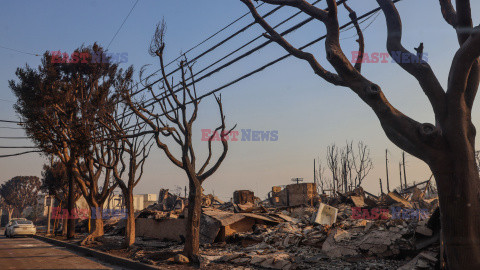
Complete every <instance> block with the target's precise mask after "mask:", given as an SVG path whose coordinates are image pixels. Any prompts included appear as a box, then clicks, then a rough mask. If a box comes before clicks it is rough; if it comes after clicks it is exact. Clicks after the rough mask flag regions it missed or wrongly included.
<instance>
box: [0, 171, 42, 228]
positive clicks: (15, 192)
mask: <svg viewBox="0 0 480 270" xmlns="http://www.w3.org/2000/svg"><path fill="white" fill-rule="evenodd" d="M40 185H41V183H40V179H38V177H36V176H15V177H13V178H12V179H10V180H8V181H6V182H5V183H3V184H2V185H1V186H0V195H1V196H2V198H3V199H4V201H5V204H6V205H9V206H12V208H13V209H15V210H17V212H18V215H19V216H18V217H20V215H21V214H22V212H23V210H25V208H26V207H28V206H32V207H33V206H35V205H36V204H37V195H38V192H40ZM9 216H11V214H10V212H9ZM9 219H10V218H9Z"/></svg>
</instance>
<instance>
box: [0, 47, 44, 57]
mask: <svg viewBox="0 0 480 270" xmlns="http://www.w3.org/2000/svg"><path fill="white" fill-rule="evenodd" d="M0 48H2V49H5V50H10V51H14V52H18V53H23V54H29V55H33V56H40V55H39V54H37V53H30V52H25V51H20V50H17V49H12V48H9V47H5V46H2V45H0Z"/></svg>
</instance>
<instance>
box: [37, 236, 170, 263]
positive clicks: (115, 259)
mask: <svg viewBox="0 0 480 270" xmlns="http://www.w3.org/2000/svg"><path fill="white" fill-rule="evenodd" d="M33 237H34V238H36V239H38V240H41V241H43V242H47V243H50V244H53V245H56V246H60V247H64V248H67V249H70V250H72V251H75V252H78V253H81V254H83V255H89V256H91V257H94V258H95V259H98V260H100V261H102V262H105V263H108V264H112V265H116V266H122V267H125V268H129V269H145V270H159V269H162V268H159V267H156V266H153V265H148V264H144V263H141V262H137V261H133V260H130V259H127V258H123V257H119V256H115V255H111V254H108V253H105V252H101V251H98V250H94V249H91V248H86V247H82V246H79V245H76V244H70V243H67V242H63V241H60V240H56V239H51V238H48V237H43V236H39V235H34V236H33Z"/></svg>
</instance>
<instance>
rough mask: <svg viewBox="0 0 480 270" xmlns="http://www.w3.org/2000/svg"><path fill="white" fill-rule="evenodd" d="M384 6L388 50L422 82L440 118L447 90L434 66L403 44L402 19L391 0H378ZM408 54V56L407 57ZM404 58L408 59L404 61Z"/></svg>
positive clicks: (443, 112) (443, 111)
mask: <svg viewBox="0 0 480 270" xmlns="http://www.w3.org/2000/svg"><path fill="white" fill-rule="evenodd" d="M377 2H378V4H379V5H380V7H381V8H382V11H383V13H384V14H385V18H386V21H387V29H388V37H387V50H388V53H389V54H390V55H391V56H392V57H393V58H397V60H400V61H396V62H397V63H398V65H399V66H400V67H402V68H403V69H404V70H405V71H407V72H408V73H410V74H411V75H412V76H414V77H415V78H416V79H417V81H418V82H419V83H420V86H421V87H422V89H423V91H424V93H425V95H426V96H427V97H428V99H429V101H430V104H431V105H432V108H433V111H434V113H435V115H436V117H437V118H438V119H443V118H444V117H445V113H446V112H445V106H446V105H445V90H444V89H443V88H442V86H441V85H440V82H439V81H438V79H437V77H436V76H435V74H434V72H433V70H432V68H431V67H430V65H429V64H428V63H426V62H425V61H422V60H420V59H419V57H418V56H417V55H414V54H412V53H410V52H409V51H408V50H407V49H405V48H404V47H403V45H402V21H401V19H400V15H399V13H398V11H397V9H396V7H395V5H394V4H393V3H392V1H391V0H377ZM406 56H408V57H406ZM402 59H408V61H405V62H404V61H403V60H402Z"/></svg>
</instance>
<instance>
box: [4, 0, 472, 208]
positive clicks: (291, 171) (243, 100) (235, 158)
mask: <svg viewBox="0 0 480 270" xmlns="http://www.w3.org/2000/svg"><path fill="white" fill-rule="evenodd" d="M349 2H350V6H351V7H352V8H354V9H355V10H356V11H357V14H358V15H359V16H360V15H361V14H364V13H365V12H367V11H369V10H370V9H373V8H376V7H377V3H376V1H374V0H362V1H349ZM134 3H135V1H133V0H128V1H127V0H104V1H85V0H82V1H60V0H49V1H33V0H30V1H13V0H12V1H6V0H4V1H2V8H1V9H0V46H3V47H8V48H14V49H16V50H20V51H23V52H28V53H36V54H42V53H43V52H45V51H46V50H49V51H56V50H60V51H62V52H72V51H73V50H74V49H75V48H77V47H79V46H80V45H82V44H85V45H90V44H92V43H93V42H98V43H100V44H101V45H103V46H106V45H107V44H108V43H109V42H110V40H111V39H112V37H113V35H114V34H115V32H116V31H117V29H118V27H119V26H120V24H121V23H122V21H123V19H124V18H125V16H126V15H127V14H128V12H129V11H130V9H131V7H132V6H133V4H134ZM318 6H319V7H322V8H324V7H325V6H326V4H325V1H321V2H320V3H319V4H318ZM397 7H398V9H399V11H400V14H401V17H402V19H403V28H404V34H403V44H404V46H405V47H406V48H408V49H410V50H412V51H413V47H417V46H418V44H419V43H420V42H423V43H424V45H425V50H424V51H425V52H426V53H428V61H429V63H430V64H431V65H432V67H433V69H434V71H435V72H436V74H437V76H438V78H439V80H440V82H441V83H442V84H443V85H445V84H446V81H447V75H448V70H449V66H450V62H451V59H452V58H453V55H454V52H455V50H456V49H457V48H458V43H457V41H456V36H455V33H454V31H453V29H452V28H451V27H450V26H449V25H448V24H447V23H446V22H444V21H443V18H442V16H441V12H440V7H439V4H438V1H437V0H417V1H415V0H403V1H400V2H399V3H398V4H397ZM272 8H273V7H272V6H268V5H266V4H265V5H263V6H262V7H261V8H259V12H260V13H261V14H264V13H266V12H267V11H269V10H271V9H272ZM479 9H480V3H479V2H478V1H472V10H473V14H474V16H475V14H478V10H479ZM339 10H340V12H341V13H340V23H341V24H343V23H346V22H347V21H348V16H347V13H346V12H345V10H344V8H343V7H340V8H339ZM246 11H247V9H246V7H245V6H244V5H243V4H242V3H241V2H240V1H239V0H228V1H226V0H202V1H198V0H184V1H164V0H163V1H158V0H157V1H153V0H140V1H139V3H138V4H137V6H136V7H135V9H134V10H133V12H132V14H131V15H130V17H129V18H128V20H127V22H126V23H125V25H124V26H123V28H122V29H121V30H120V32H119V33H118V35H117V37H116V38H115V40H114V41H113V42H112V44H111V46H110V48H109V51H110V52H112V53H128V63H126V64H122V66H124V67H127V65H133V66H134V68H135V70H136V71H138V70H139V69H140V68H141V66H143V65H147V64H149V65H151V66H149V67H148V69H147V70H148V71H154V70H156V69H157V68H158V63H157V62H158V61H157V60H156V59H153V58H152V57H150V56H149V55H148V52H147V49H148V45H149V43H150V39H151V36H152V34H153V33H154V30H155V25H156V24H157V23H158V22H159V21H161V20H162V18H164V19H165V21H166V23H167V36H166V52H165V54H166V60H167V61H169V60H172V59H174V58H176V57H177V56H178V55H179V54H180V53H181V52H185V51H186V50H188V49H189V48H191V47H192V46H193V45H195V44H197V43H199V42H200V41H202V40H203V39H204V38H205V37H207V36H209V35H210V34H212V33H214V32H216V31H217V30H219V29H221V28H222V27H223V26H225V25H227V24H228V23H230V22H231V21H233V20H234V19H236V18H238V17H239V16H240V15H242V14H244V13H245V12H246ZM295 11H296V10H294V9H291V8H282V9H281V10H280V11H279V12H277V13H275V15H272V16H271V17H270V18H269V20H268V21H269V22H271V23H272V24H273V25H274V24H276V23H278V22H280V21H281V20H282V19H283V18H286V17H287V16H290V15H291V14H293V13H294V12H295ZM475 11H477V12H475ZM305 18H306V17H305V16H303V15H302V16H298V17H297V18H295V19H294V20H292V21H291V22H289V23H287V24H286V25H284V26H282V27H281V28H280V30H281V31H282V30H284V29H286V28H287V27H290V26H292V25H293V24H294V23H296V22H299V21H300V20H303V19H305ZM474 20H475V21H474V23H475V24H478V23H479V21H478V18H475V19H474ZM251 21H252V18H251V16H247V17H245V18H244V19H242V20H241V21H239V22H238V23H236V24H234V25H233V26H232V27H231V28H229V29H228V30H226V31H224V32H222V33H221V34H220V35H219V36H217V37H215V38H213V39H212V40H210V41H209V42H207V43H205V44H204V45H202V46H200V47H199V48H197V49H195V50H194V51H192V52H191V53H189V54H188V55H187V56H188V57H190V58H193V57H194V56H196V55H198V54H199V53H201V52H203V51H204V50H206V49H208V48H209V47H210V46H212V45H214V44H216V43H217V42H219V41H220V40H222V39H223V38H225V37H227V36H229V35H231V34H232V33H233V32H234V31H236V30H238V29H240V28H242V27H243V26H245V25H246V24H248V23H250V22H251ZM367 25H369V26H368V28H367V29H366V30H365V31H364V35H365V42H366V52H367V53H372V52H379V53H381V52H386V49H385V38H386V29H385V18H384V16H383V14H382V13H380V14H379V15H378V16H373V17H371V18H370V19H369V20H368V21H366V22H365V23H364V24H363V25H362V27H366V26H367ZM262 32H263V31H262V29H260V27H259V26H257V25H255V26H253V27H251V28H250V29H248V30H247V31H245V32H244V33H242V34H240V35H239V36H237V37H236V38H235V39H233V40H231V41H229V42H227V43H226V44H224V45H223V46H221V47H220V48H218V49H217V50H215V51H214V52H212V53H211V54H209V55H207V56H206V57H203V58H201V59H200V60H199V61H197V63H196V64H195V66H194V69H195V70H200V69H202V68H203V67H205V66H207V65H208V64H210V63H211V62H213V61H215V60H217V59H219V58H221V57H222V56H223V55H225V54H226V53H228V52H230V51H232V50H234V49H236V48H237V47H239V46H241V45H242V44H244V43H246V42H247V41H249V40H251V39H252V38H254V37H256V36H258V35H259V34H261V33H262ZM324 33H325V29H324V27H323V25H321V24H320V23H316V22H313V23H310V24H307V25H306V26H305V27H303V28H301V29H300V30H298V31H295V32H294V33H292V34H291V35H289V36H288V40H289V41H291V43H293V44H294V45H297V46H301V45H303V44H305V43H307V42H309V41H311V40H313V39H315V38H317V37H319V36H321V35H323V34H324ZM263 41H265V39H263V38H262V39H261V40H259V41H257V42H255V43H254V44H253V45H250V46H249V47H248V48H247V49H249V48H252V47H253V46H255V45H258V44H260V43H261V42H263ZM342 46H343V49H344V51H345V53H346V54H347V55H349V54H350V52H351V51H352V50H356V43H355V32H354V31H353V30H352V29H350V30H348V31H345V32H343V33H342ZM247 49H245V50H247ZM245 50H243V51H245ZM243 51H242V52H243ZM309 51H311V52H312V53H314V54H315V55H316V56H317V57H318V59H319V60H320V62H321V63H322V64H323V65H324V66H325V67H327V68H330V66H329V65H328V63H326V60H324V59H325V52H324V47H323V44H322V43H319V44H317V45H315V46H312V47H311V48H310V49H309ZM284 54H285V52H284V51H283V50H282V49H281V48H280V47H279V46H278V45H276V44H271V45H269V46H267V47H265V48H264V49H262V50H260V51H257V52H255V53H254V54H253V55H251V56H250V57H247V58H245V59H243V60H241V61H239V62H238V63H236V64H234V65H233V66H231V67H229V68H227V69H225V70H223V71H221V72H219V73H217V74H215V75H214V76H212V77H210V78H208V79H206V80H204V81H202V82H201V83H199V84H198V85H197V88H198V92H199V93H200V94H201V93H205V92H208V91H210V90H212V89H214V88H216V87H219V86H221V85H222V84H224V83H227V82H229V81H231V80H233V79H236V78H237V77H240V76H242V75H243V74H245V73H247V72H249V71H251V70H253V69H255V68H257V67H259V66H261V65H263V64H265V63H267V62H269V61H271V60H273V59H275V58H277V57H279V56H282V55H284ZM237 55H238V54H237ZM0 58H1V59H2V62H1V64H0V99H2V100H10V101H13V100H14V96H13V94H12V93H11V92H10V89H9V88H8V80H10V79H13V78H14V72H15V69H16V68H17V67H20V66H24V65H25V64H26V63H27V64H29V65H31V66H38V65H39V63H40V57H36V56H32V55H29V54H24V53H19V52H14V51H11V50H7V49H3V48H0ZM230 59H231V58H230ZM171 67H173V65H172V66H171ZM362 72H363V74H364V75H365V76H366V77H367V78H369V79H370V80H372V81H374V82H376V83H378V84H379V85H380V86H381V87H382V89H383V91H384V92H385V94H386V96H387V97H388V98H389V100H390V102H391V103H392V104H393V105H394V106H396V107H397V108H398V109H400V110H401V111H403V112H404V113H405V114H407V115H409V116H411V117H413V118H414V119H416V120H417V121H420V122H432V121H433V113H432V110H431V108H430V106H429V105H428V100H427V98H426V97H425V96H424V94H423V92H422V91H421V89H420V87H419V86H418V83H417V82H416V81H415V80H414V78H413V77H411V76H410V75H408V74H407V73H406V72H404V71H403V70H402V69H401V68H400V67H398V66H397V65H396V64H393V63H387V64H380V63H367V64H364V65H363V71H362ZM222 99H223V106H224V111H225V114H226V117H227V125H229V126H233V125H234V124H237V125H238V129H239V130H240V129H252V130H260V131H270V130H277V131H278V135H279V136H278V141H272V142H244V141H243V142H242V141H238V142H231V143H230V150H229V153H228V156H227V159H226V160H225V162H224V163H223V165H222V166H221V167H220V169H219V171H218V172H217V173H216V174H215V175H214V176H212V177H211V178H210V179H209V180H207V182H206V183H205V189H206V192H208V193H210V192H215V194H216V195H219V196H220V197H221V198H222V199H229V198H230V197H231V194H232V193H233V191H234V190H236V189H251V190H253V191H255V192H256V193H257V194H258V195H260V196H261V197H264V196H265V195H266V193H267V192H268V191H269V190H270V189H271V186H274V185H284V184H288V183H290V179H291V178H293V177H303V178H305V180H308V181H312V179H313V159H314V158H317V157H320V159H321V160H322V162H323V164H325V153H326V148H327V146H328V145H329V144H331V143H336V144H337V145H343V144H344V143H345V141H347V140H348V141H350V140H354V141H359V140H362V141H364V142H365V143H366V144H367V145H369V146H370V148H371V155H372V158H373V161H374V166H375V168H374V169H373V170H372V172H371V173H370V174H369V176H368V177H367V179H366V180H365V181H364V187H365V189H367V190H368V191H370V192H373V193H377V192H378V191H379V187H378V178H382V179H385V161H384V154H385V149H386V148H388V149H389V152H390V155H389V160H390V164H389V169H390V178H391V179H392V180H391V181H392V182H393V183H392V184H391V185H392V186H396V185H397V184H398V162H399V161H400V159H401V151H400V150H399V149H398V148H397V147H396V146H395V145H393V144H392V143H391V142H389V141H388V139H387V138H386V136H385V134H384V132H383V130H382V129H381V127H380V125H379V122H378V120H377V119H376V117H375V115H374V114H373V112H372V111H371V110H370V108H369V107H368V106H367V105H365V104H363V103H362V102H361V101H360V99H359V98H358V97H357V96H356V95H355V94H353V93H352V92H351V91H350V90H349V89H346V88H340V87H334V86H332V85H330V84H328V83H326V82H324V81H322V80H321V79H320V78H318V77H316V76H315V75H314V74H313V72H312V70H311V69H310V67H309V66H308V65H307V64H306V63H305V62H302V61H300V60H297V59H294V58H288V59H287V60H285V61H282V62H281V63H279V64H276V65H274V66H273V67H270V68H269V69H266V70H265V71H263V72H261V73H259V74H256V75H254V76H252V77H250V78H248V79H245V80H243V81H241V82H240V83H237V84H235V85H233V86H231V87H229V88H227V89H225V90H223V91H222ZM200 111H201V112H200V116H199V120H198V121H197V123H196V125H195V129H196V132H197V133H196V139H195V141H194V144H195V145H196V149H197V150H196V152H197V155H198V156H200V157H202V156H204V155H205V154H206V150H207V148H206V143H205V142H202V141H201V140H200V137H201V129H205V128H212V129H213V128H215V127H216V125H217V123H218V120H219V118H218V109H217V107H216V106H215V103H214V100H213V98H209V99H207V100H204V101H202V103H201V105H200ZM0 114H1V117H0V119H17V118H16V115H15V112H14V111H13V108H12V103H11V102H8V101H1V100H0ZM478 114H479V111H478V109H477V107H475V108H474V113H473V118H474V123H475V124H477V126H478V124H479V121H478V117H477V116H478ZM1 126H9V125H7V124H2V125H1ZM0 134H1V135H0V136H24V133H23V132H22V131H21V130H8V129H0ZM31 144H32V143H31V142H30V141H28V140H4V139H0V145H3V146H5V145H22V146H23V145H31ZM14 152H15V151H14V150H12V151H9V150H7V149H1V150H0V153H1V154H8V153H14ZM44 162H45V159H43V158H41V157H40V156H38V155H36V154H30V155H25V156H21V157H15V158H7V159H1V160H0V172H1V175H0V182H3V181H5V180H8V179H10V178H11V177H13V176H16V175H38V176H40V173H41V168H42V164H43V163H44ZM327 174H328V172H327ZM429 176H430V171H429V170H428V168H427V167H426V166H425V165H424V164H423V162H421V161H419V160H417V159H415V158H414V157H412V156H410V155H408V156H407V177H408V179H409V182H413V181H416V182H419V181H422V180H425V179H427V178H428V177H429ZM186 184H187V179H186V177H185V175H184V173H183V172H182V171H181V170H180V169H178V168H177V167H175V166H174V165H173V164H171V163H170V162H169V161H168V160H167V159H166V158H165V157H164V155H163V153H162V152H160V150H155V151H153V153H152V155H151V157H150V159H149V160H148V161H147V164H146V171H145V175H144V178H143V179H142V182H141V183H140V184H139V186H138V187H137V189H136V193H157V192H158V190H159V189H160V188H161V187H166V188H171V189H173V188H174V187H175V186H176V185H179V186H182V187H183V186H185V185H186Z"/></svg>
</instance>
